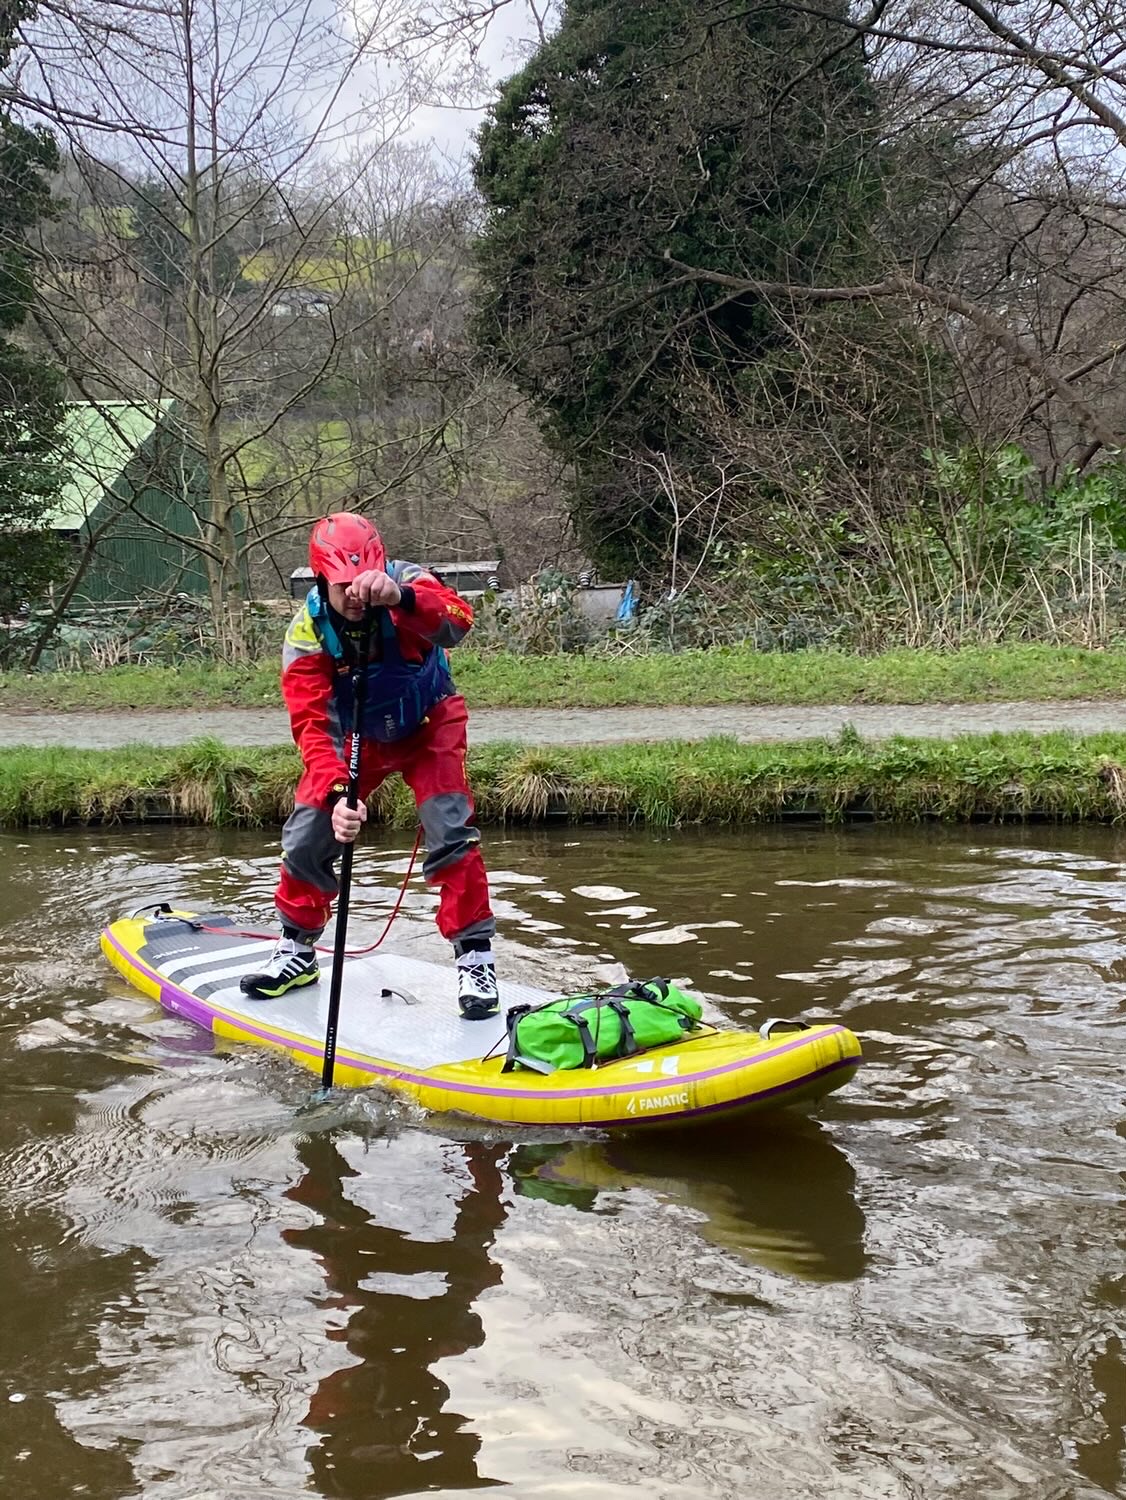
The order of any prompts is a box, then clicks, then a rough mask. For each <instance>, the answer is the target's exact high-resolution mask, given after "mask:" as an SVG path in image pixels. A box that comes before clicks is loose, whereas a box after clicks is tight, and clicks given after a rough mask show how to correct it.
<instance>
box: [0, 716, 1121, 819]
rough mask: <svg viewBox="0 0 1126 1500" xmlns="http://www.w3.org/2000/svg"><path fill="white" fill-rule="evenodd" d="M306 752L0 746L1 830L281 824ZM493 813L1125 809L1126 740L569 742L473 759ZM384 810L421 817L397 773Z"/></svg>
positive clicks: (199, 746) (638, 815) (956, 815)
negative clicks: (138, 823) (111, 824)
mask: <svg viewBox="0 0 1126 1500" xmlns="http://www.w3.org/2000/svg"><path fill="white" fill-rule="evenodd" d="M298 769H299V767H298V761H297V756H296V753H295V752H294V751H293V750H292V749H290V748H288V747H284V748H279V749H245V750H236V749H229V748H227V747H225V746H223V745H220V744H218V743H217V742H215V741H213V740H199V741H196V742H195V743H194V744H191V745H187V746H184V747H182V748H179V749H146V748H138V747H135V746H130V747H127V748H124V749H120V750H67V749H51V750H45V751H31V750H0V826H6V827H26V826H29V825H37V824H53V823H63V822H66V823H72V822H79V823H81V822H104V821H114V820H121V821H126V820H133V819H145V818H152V817H169V816H171V817H175V818H178V819H181V820H183V821H186V822H194V823H203V824H211V825H241V826H276V825H277V824H278V823H280V822H281V821H282V820H283V819H284V817H285V816H286V814H287V813H288V811H289V809H290V808H291V807H292V805H293V788H294V785H295V782H296V778H297V772H298ZM470 774H471V778H472V781H473V786H474V790H475V793H476V797H477V804H478V810H479V814H480V817H481V820H482V822H486V823H496V822H505V821H511V822H538V821H542V820H543V819H545V818H549V817H550V818H555V817H561V818H567V819H570V820H573V821H584V820H588V819H605V818H610V819H619V820H640V821H644V822H647V823H650V824H654V825H656V826H660V827H668V826H675V825H677V824H685V823H699V824H742V823H752V822H759V821H768V820H772V819H776V818H780V817H784V816H787V815H792V814H804V815H808V816H813V817H821V818H824V819H826V820H829V821H834V820H838V819H841V818H844V817H847V816H855V815H862V816H867V817H873V818H879V819H892V820H898V821H909V820H913V819H920V818H940V819H944V820H948V821H968V820H971V819H977V818H992V819H999V818H1032V817H1039V818H1050V819H1067V820H1073V819H1074V820H1078V819H1097V820H1102V821H1114V822H1117V821H1121V820H1123V819H1124V818H1126V735H1123V734H1099V735H1089V736H1083V737H1080V736H1073V735H1066V734H1050V735H1035V734H1027V733H1021V734H1012V735H986V736H973V737H970V736H963V737H961V738H958V739H953V740H949V741H936V740H929V739H928V740H908V739H893V740H889V741H879V742H872V743H867V742H865V741H863V740H861V739H860V738H859V737H858V736H857V735H856V734H855V732H853V731H849V732H846V733H844V734H842V735H841V737H840V739H839V740H835V741H826V740H820V741H810V742H803V743H801V744H795V745H770V746H765V745H742V744H738V743H737V742H736V741H734V740H706V741H702V742H696V743H666V744H653V745H614V746H599V747H594V746H591V747H587V748H579V749H573V748H568V747H558V748H555V747H553V748H550V749H536V748H528V747H526V746H519V745H488V746H485V747H483V748H482V749H479V750H477V751H475V752H473V753H472V755H471V756H470ZM375 813H376V817H377V818H378V819H381V820H383V821H387V822H391V823H395V824H399V825H404V824H410V823H412V822H413V821H414V809H413V807H412V805H411V802H410V798H409V795H408V793H407V791H406V789H405V788H404V787H403V786H402V785H401V783H399V782H398V781H397V780H396V781H394V782H392V783H389V784H388V786H386V787H385V788H384V789H383V790H382V792H381V794H380V796H379V798H378V799H377V802H376V804H375Z"/></svg>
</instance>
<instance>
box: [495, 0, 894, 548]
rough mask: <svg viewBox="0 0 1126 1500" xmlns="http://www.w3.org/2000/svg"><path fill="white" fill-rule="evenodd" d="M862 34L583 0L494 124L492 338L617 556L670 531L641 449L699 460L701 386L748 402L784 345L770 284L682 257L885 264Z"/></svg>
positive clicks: (858, 267) (588, 528)
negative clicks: (634, 464) (689, 270)
mask: <svg viewBox="0 0 1126 1500" xmlns="http://www.w3.org/2000/svg"><path fill="white" fill-rule="evenodd" d="M845 10H846V6H845V4H844V0H829V3H828V4H827V5H826V6H825V7H824V11H825V13H826V14H827V15H829V16H832V15H833V14H835V13H839V14H840V15H841V16H842V17H843V16H844V14H845ZM849 36H850V33H848V32H847V31H846V30H845V29H844V28H843V27H842V26H840V25H838V24H835V23H834V22H833V21H832V20H829V19H825V18H824V16H823V15H817V16H814V15H803V14H800V13H797V12H789V11H786V10H780V9H774V8H768V7H764V8H762V9H761V10H755V9H751V8H749V7H747V6H745V5H743V4H738V5H736V4H733V3H731V4H726V5H720V6H712V7H701V6H700V5H699V4H698V3H697V0H569V3H568V4H567V5H566V7H565V10H564V13H563V18H562V24H561V26H560V29H559V31H558V32H557V34H556V35H555V36H554V37H553V38H552V39H551V40H550V41H548V42H547V43H546V44H545V45H544V46H543V47H541V48H540V49H539V51H538V52H537V53H536V54H535V56H534V57H533V58H532V59H531V61H530V62H529V63H528V64H527V66H526V67H525V68H524V69H523V71H522V72H520V73H519V74H518V75H517V76H516V77H515V78H513V79H512V80H510V82H509V83H508V85H507V86H506V87H505V89H504V91H503V93H502V97H501V98H500V100H499V102H498V103H497V105H496V106H495V107H494V109H493V111H492V114H491V118H490V120H489V121H488V122H487V123H486V125H485V126H484V127H483V129H482V131H481V135H480V139H479V154H478V159H477V163H476V180H477V184H478V187H479V188H480V190H481V192H482V194H483V196H484V199H485V202H486V205H487V211H488V216H487V221H486V224H485V227H484V231H483V235H482V238H481V241H480V247H479V265H480V270H481V274H482V282H483V288H484V296H483V303H482V308H481V313H480V317H479V321H478V331H479V336H480V338H481V339H482V341H483V342H484V344H485V345H486V346H487V347H488V348H489V349H490V350H491V351H493V352H499V353H500V355H501V356H502V358H504V359H505V361H506V362H507V363H508V365H509V367H510V368H511V370H512V372H513V375H514V377H515V379H516V381H517V383H518V385H519V386H520V388H521V389H522V390H523V392H524V393H525V394H526V395H528V396H529V397H531V399H532V400H533V402H534V403H535V404H536V405H537V407H538V408H539V409H540V411H541V412H542V413H543V416H544V419H545V427H546V431H547V434H548V436H549V439H550V440H551V441H552V442H553V444H554V446H555V447H556V449H557V450H558V452H559V453H560V454H561V455H562V456H563V457H564V458H565V459H566V460H567V461H568V462H569V465H570V467H571V472H572V474H573V475H574V476H575V477H574V495H573V514H574V516H575V519H576V521H577V523H578V525H579V529H580V533H581V535H582V536H583V538H584V540H585V541H586V543H587V546H588V548H589V549H590V550H591V551H592V553H593V554H594V555H595V556H598V557H600V558H601V559H602V560H604V561H606V562H607V563H608V564H609V565H614V566H622V565H625V566H630V565H636V563H637V561H638V560H639V559H640V561H641V562H642V563H643V564H644V563H646V562H649V563H652V564H654V565H656V564H657V563H658V562H659V560H660V558H661V557H662V555H663V553H664V551H665V549H666V547H667V545H668V534H669V529H670V516H669V514H668V510H667V507H666V506H665V504H664V503H663V502H662V500H661V498H660V496H659V495H653V496H651V497H649V499H648V501H646V502H644V503H643V504H642V505H641V507H640V509H639V507H638V501H637V496H636V491H635V489H634V488H633V484H634V481H632V480H630V479H629V478H628V477H627V474H626V466H625V465H624V464H623V459H624V458H626V457H627V456H629V455H636V454H637V453H639V452H645V453H648V454H651V455H670V456H674V457H675V458H676V459H677V461H678V462H681V463H688V464H691V463H692V462H693V461H694V459H695V458H696V457H697V456H698V457H700V458H701V459H703V458H705V457H706V450H707V446H708V444H707V436H706V432H704V431H703V430H702V429H701V426H700V424H699V422H698V421H697V418H696V415H695V414H694V411H693V410H692V409H691V403H690V402H688V401H686V399H685V396H684V392H685V391H686V390H689V389H693V388H695V389H697V390H698V389H699V387H700V380H701V378H703V380H704V382H705V384H706V385H707V386H708V387H709V388H710V389H711V390H712V391H713V393H714V394H715V395H716V396H717V397H718V398H719V399H720V400H721V401H722V402H729V401H732V400H734V399H735V397H736V396H737V395H738V393H739V391H740V386H741V381H742V380H743V378H744V376H745V375H746V373H747V372H748V371H749V370H750V369H751V368H752V367H754V366H755V365H756V364H757V363H759V362H761V361H763V360H764V359H765V358H767V357H771V358H772V359H777V357H778V356H779V355H780V354H783V353H784V349H785V346H786V344H787V342H788V340H789V331H788V329H787V326H786V323H785V322H784V320H780V318H779V316H778V314H777V312H776V311H775V310H774V309H772V308H769V307H767V306H765V305H764V304H763V302H762V301H761V300H760V299H759V298H757V297H755V296H750V295H731V294H730V293H725V292H724V291H723V290H722V289H719V288H717V287H716V286H714V285H704V284H702V283H699V282H695V283H694V282H690V281H686V280H685V279H684V278H683V274H682V273H678V271H677V269H676V268H675V267H673V266H670V264H669V259H667V258H666V257H668V258H671V259H672V260H673V261H678V262H680V263H681V264H682V265H687V266H689V267H697V268H707V269H709V270H712V271H719V272H723V273H728V274H731V275H733V276H739V277H746V278H755V279H761V280H765V281H770V282H775V283H785V284H791V285H792V284H803V283H804V284H812V283H814V282H824V281H825V280H826V279H828V278H842V279H851V278H852V277H853V276H856V275H860V274H862V272H863V270H864V269H865V267H866V265H867V262H868V259H869V256H870V248H871V240H870V236H869V233H868V230H867V228H866V226H867V225H868V224H869V223H870V222H871V220H872V216H873V211H874V207H875V201H876V198H877V195H878V189H879V181H878V168H877V166H876V161H875V156H876V152H875V134H876V109H875V103H874V95H873V91H872V88H871V86H870V83H869V80H868V77H867V74H866V69H865V65H864V60H863V56H862V54H861V51H860V49H859V48H858V47H857V46H847V45H845V44H846V42H847V41H848V39H849ZM780 367H781V368H784V359H783V360H782V362H781V366H780ZM627 512H628V517H627ZM627 527H628V532H629V545H628V546H623V538H624V537H625V535H626V530H627Z"/></svg>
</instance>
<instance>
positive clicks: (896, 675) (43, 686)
mask: <svg viewBox="0 0 1126 1500" xmlns="http://www.w3.org/2000/svg"><path fill="white" fill-rule="evenodd" d="M455 666H456V672H457V679H458V684H459V686H460V687H461V689H462V691H463V692H464V693H465V694H466V696H467V697H468V698H469V700H470V703H471V704H472V705H473V706H475V707H478V708H612V707H618V706H622V705H629V706H634V707H636V706H641V707H645V706H652V707H662V706H673V705H678V704H685V703H696V704H722V703H748V704H756V703H759V704H770V703H785V704H803V703H806V704H818V703H990V702H1005V701H1011V700H1016V699H1028V700H1038V701H1043V700H1045V699H1049V698H1062V699H1076V698H1122V697H1126V650H1115V651H1083V650H1080V649H1078V648H1076V647H1066V646H993V647H967V648H965V649H963V650H961V651H950V652H936V651H892V652H888V653H886V654H885V655H882V656H874V657H859V656H847V655H844V654H843V653H840V652H835V651H794V652H787V653H769V654H765V655H764V654H761V653H759V652H756V651H750V650H743V649H738V650H715V651H687V652H684V653H683V654H680V655H676V656H673V655H650V656H629V655H627V656H618V657H598V656H589V657H583V656H539V657H535V656H506V655H495V656H478V655H476V654H475V653H473V652H472V651H465V650H461V651H458V652H457V653H456V655H455ZM280 702H281V697H280V693H279V690H278V664H277V662H276V661H273V660H271V661H269V662H265V663H261V664H259V665H256V666H249V667H226V666H222V665H219V664H208V663H199V664H195V665H189V666H183V667H175V668H174V667H156V666H153V667H137V666H131V667H111V668H109V669H108V670H107V671H104V672H94V671H89V672H51V673H46V672H45V673H39V674H34V675H29V674H27V673H20V672H6V673H0V709H37V710H43V711H47V710H49V711H59V710H67V709H81V708H85V709H116V710H119V711H120V710H122V709H133V708H152V709H162V708H164V709H171V708H227V707H230V708H257V707H261V706H263V705H276V704H279V703H280Z"/></svg>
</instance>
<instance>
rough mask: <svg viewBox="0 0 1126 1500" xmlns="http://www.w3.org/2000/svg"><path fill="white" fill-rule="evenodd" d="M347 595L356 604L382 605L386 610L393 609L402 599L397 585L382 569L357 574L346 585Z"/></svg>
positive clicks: (370, 569) (372, 569) (371, 569)
mask: <svg viewBox="0 0 1126 1500" xmlns="http://www.w3.org/2000/svg"><path fill="white" fill-rule="evenodd" d="M348 594H349V597H351V598H353V599H355V601H356V603H357V604H368V605H378V604H382V605H385V606H386V607H387V608H388V609H394V608H395V606H396V605H397V604H398V602H399V600H400V599H401V598H402V597H403V595H402V590H401V589H400V588H399V585H398V584H397V583H396V582H395V580H394V579H393V578H392V577H390V575H389V574H387V573H385V572H384V571H383V569H382V568H369V569H368V571H367V572H366V573H357V574H356V576H355V578H353V579H352V582H351V583H350V584H349V585H348Z"/></svg>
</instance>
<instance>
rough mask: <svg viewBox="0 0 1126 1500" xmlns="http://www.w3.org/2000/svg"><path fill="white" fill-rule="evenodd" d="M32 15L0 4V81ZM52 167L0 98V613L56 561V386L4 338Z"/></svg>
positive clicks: (17, 321)
mask: <svg viewBox="0 0 1126 1500" xmlns="http://www.w3.org/2000/svg"><path fill="white" fill-rule="evenodd" d="M30 11H31V7H30V6H29V5H26V4H23V3H20V0H16V3H15V4H12V3H10V0H4V3H3V4H0V74H2V72H3V70H4V69H5V68H6V67H7V65H8V62H9V59H10V57H11V53H12V49H13V47H14V45H15V32H16V28H17V27H18V26H19V24H20V23H21V21H23V20H26V19H27V17H28V15H29V14H30ZM57 167H58V152H57V150H56V148H55V143H54V140H53V138H52V137H51V135H50V134H49V133H48V132H47V131H45V130H29V129H27V128H26V127H25V126H23V125H21V124H19V123H18V122H17V121H16V120H14V119H13V118H12V115H11V111H10V109H9V108H7V107H6V105H5V102H4V98H3V94H2V92H0V614H10V613H11V612H12V611H13V610H14V609H16V608H17V607H18V606H19V605H21V604H22V603H24V602H25V601H27V600H30V599H33V598H35V597H36V596H38V595H39V594H40V593H41V592H42V590H43V589H44V588H45V587H46V585H47V584H48V583H49V582H50V581H51V580H52V579H53V578H54V577H55V575H56V573H57V572H58V570H59V568H60V566H61V564H62V548H61V546H60V544H59V542H58V541H57V539H56V538H55V536H53V535H52V534H51V532H50V531H49V530H48V529H47V528H48V526H49V523H50V518H51V513H52V509H53V506H54V503H55V501H56V499H57V497H58V493H59V489H60V486H61V485H62V484H63V482H64V481H65V479H66V471H65V468H64V467H63V464H62V449H63V431H62V424H63V412H64V408H63V392H62V381H61V378H60V376H59V375H58V373H57V372H56V371H55V370H54V369H52V368H51V367H50V366H49V365H46V364H44V363H43V361H42V360H40V359H38V358H37V357H35V356H34V355H32V354H31V353H29V352H28V351H27V350H26V349H25V348H23V347H21V345H20V344H19V343H17V342H16V341H15V340H14V339H13V338H11V337H10V335H12V334H15V333H16V332H17V331H18V330H19V328H20V326H21V325H22V324H23V322H24V320H25V318H26V317H27V314H28V312H29V310H30V309H31V307H32V305H33V303H34V301H35V295H36V293H35V281H34V269H35V262H34V256H33V254H32V251H31V248H30V246H29V245H28V233H29V231H30V230H31V229H33V228H34V226H35V225H36V224H37V223H38V222H39V221H40V220H41V219H43V218H44V217H45V216H47V215H48V214H50V212H51V190H50V183H49V178H48V174H49V173H51V172H53V171H55V170H56V169H57Z"/></svg>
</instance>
